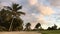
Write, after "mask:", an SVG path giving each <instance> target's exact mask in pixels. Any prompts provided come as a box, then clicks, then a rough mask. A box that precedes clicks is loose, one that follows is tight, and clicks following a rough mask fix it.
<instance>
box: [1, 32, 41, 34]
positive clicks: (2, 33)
mask: <svg viewBox="0 0 60 34" xmlns="http://www.w3.org/2000/svg"><path fill="white" fill-rule="evenodd" d="M0 34H41V33H38V32H0Z"/></svg>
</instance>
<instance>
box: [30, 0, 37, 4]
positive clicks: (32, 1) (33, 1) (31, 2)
mask: <svg viewBox="0 0 60 34" xmlns="http://www.w3.org/2000/svg"><path fill="white" fill-rule="evenodd" d="M29 3H30V5H35V4H36V3H37V0H29Z"/></svg>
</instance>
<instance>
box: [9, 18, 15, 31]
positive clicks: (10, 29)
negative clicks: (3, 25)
mask: <svg viewBox="0 0 60 34" xmlns="http://www.w3.org/2000/svg"><path fill="white" fill-rule="evenodd" d="M13 20H14V18H12V22H11V24H10V27H9V31H12V24H13Z"/></svg>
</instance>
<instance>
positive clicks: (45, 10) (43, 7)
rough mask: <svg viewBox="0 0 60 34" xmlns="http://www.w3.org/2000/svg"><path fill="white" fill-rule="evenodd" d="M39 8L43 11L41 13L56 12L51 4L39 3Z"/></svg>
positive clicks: (50, 13) (49, 13)
mask: <svg viewBox="0 0 60 34" xmlns="http://www.w3.org/2000/svg"><path fill="white" fill-rule="evenodd" d="M38 10H39V11H40V12H41V14H43V15H52V14H53V13H55V12H54V10H53V9H52V8H51V7H49V6H44V5H39V6H38Z"/></svg>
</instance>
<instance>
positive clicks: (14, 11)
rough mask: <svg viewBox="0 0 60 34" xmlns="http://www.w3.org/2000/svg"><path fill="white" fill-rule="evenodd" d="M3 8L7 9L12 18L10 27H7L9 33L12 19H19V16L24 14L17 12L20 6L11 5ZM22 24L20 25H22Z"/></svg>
mask: <svg viewBox="0 0 60 34" xmlns="http://www.w3.org/2000/svg"><path fill="white" fill-rule="evenodd" d="M5 7H6V8H7V10H9V11H10V12H11V14H10V15H11V16H12V17H13V18H12V21H11V24H10V27H9V31H12V24H13V20H14V18H17V19H21V18H20V17H19V16H21V14H23V15H25V13H24V12H21V11H18V10H20V9H22V6H19V4H16V3H13V4H12V6H11V7H9V6H5ZM22 23H23V22H22ZM22 23H21V24H20V25H22Z"/></svg>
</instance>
